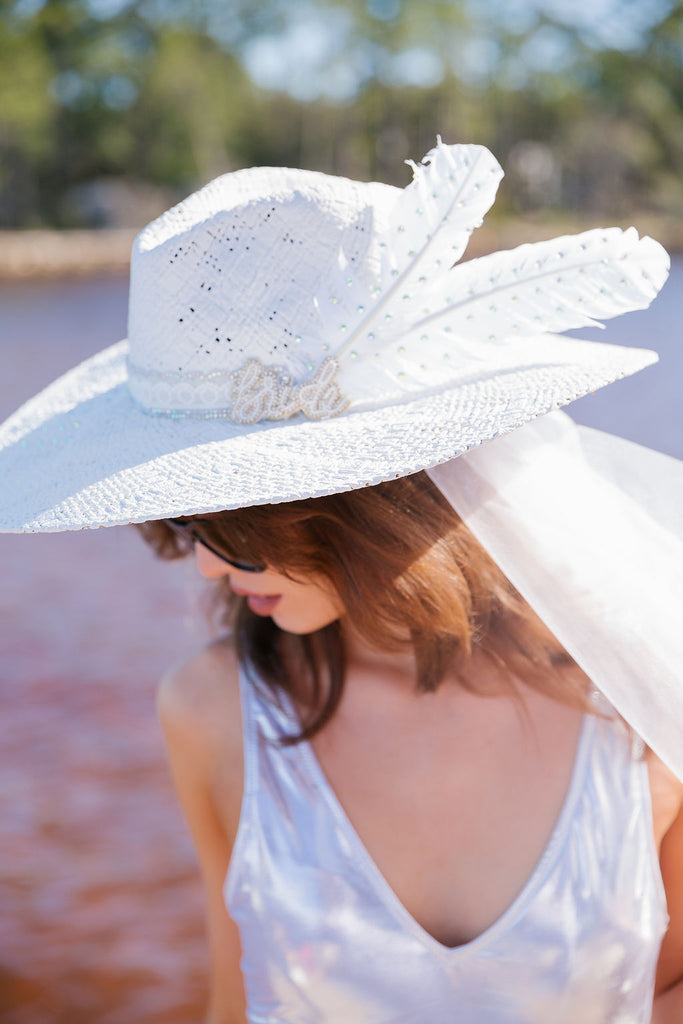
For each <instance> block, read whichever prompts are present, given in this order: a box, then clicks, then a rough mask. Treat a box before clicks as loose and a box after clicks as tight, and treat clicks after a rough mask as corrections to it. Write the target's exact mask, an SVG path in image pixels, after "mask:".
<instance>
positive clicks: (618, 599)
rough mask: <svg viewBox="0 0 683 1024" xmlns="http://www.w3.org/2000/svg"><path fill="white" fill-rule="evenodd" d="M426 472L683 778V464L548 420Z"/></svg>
mask: <svg viewBox="0 0 683 1024" xmlns="http://www.w3.org/2000/svg"><path fill="white" fill-rule="evenodd" d="M428 472H429V475H430V477H431V479H432V480H433V481H434V483H435V484H436V485H437V486H438V487H439V489H440V490H441V492H442V493H443V494H444V496H445V497H446V498H447V499H448V501H449V502H450V503H451V505H452V506H453V508H454V509H455V510H456V511H457V512H458V514H459V515H460V516H461V517H462V518H463V519H464V520H465V522H466V523H467V525H468V526H469V528H470V529H471V530H472V532H473V533H474V534H475V536H476V537H477V538H478V539H479V540H480V541H481V543H482V544H483V545H484V547H485V548H486V549H487V550H488V551H489V553H490V554H491V555H492V557H493V558H494V559H495V561H496V562H497V563H498V565H499V566H500V567H501V569H502V570H503V572H505V574H506V575H507V577H508V578H509V579H510V581H511V582H512V583H513V584H514V586H515V587H517V589H518V590H519V591H520V593H521V594H522V595H523V596H524V597H525V598H526V600H527V601H528V602H529V604H530V605H531V606H532V607H533V608H534V609H535V611H536V612H537V613H538V615H539V616H540V617H541V618H542V619H543V620H544V622H545V623H546V624H547V625H548V627H549V628H550V629H551V630H552V632H553V633H554V634H555V636H556V637H557V638H558V640H559V641H560V642H561V643H562V644H563V645H564V647H565V648H566V650H567V651H568V652H569V654H571V655H572V657H573V658H574V659H575V660H576V661H577V663H578V664H579V665H580V666H581V667H582V668H583V670H584V671H585V672H586V674H587V675H588V676H589V677H590V678H591V680H592V681H593V683H594V685H595V686H596V687H597V688H598V689H599V690H600V691H601V692H602V693H603V694H604V695H605V697H606V698H607V699H608V700H609V701H610V703H611V704H612V705H613V706H614V707H615V708H616V710H617V711H618V712H619V713H620V714H621V715H622V716H623V717H624V719H626V721H627V722H629V724H630V725H631V726H632V727H633V728H634V730H635V731H636V732H637V733H638V735H639V736H641V737H642V739H643V740H644V741H645V743H647V744H648V745H649V746H650V747H651V748H652V749H653V750H654V751H655V753H656V754H658V755H659V757H661V758H662V760H663V761H665V762H666V763H667V764H668V765H669V767H670V768H671V769H672V770H673V771H674V772H675V773H676V774H677V775H678V776H679V778H681V779H683V463H682V462H679V461H678V460H676V459H673V458H671V457H669V456H666V455H662V454H660V453H658V452H654V451H650V450H649V449H647V448H642V447H640V446H639V445H636V444H633V443H631V442H629V441H623V440H621V439H620V438H617V437H613V436H611V435H609V434H604V433H602V432H600V431H597V430H592V429H589V428H587V427H580V426H577V425H575V424H574V423H573V421H572V420H571V419H570V418H569V417H568V416H567V415H566V414H565V413H561V412H555V413H551V414H550V415H548V416H544V417H541V418H540V419H538V420H536V421H534V422H532V423H529V424H527V425H526V426H524V427H522V428H520V429H519V430H516V431H514V432H513V433H511V434H507V435H505V436H503V437H500V438H497V439H496V440H495V441H492V442H490V443H489V444H485V445H482V446H481V447H479V448H476V449H474V450H472V451H470V452H468V453H467V454H465V455H461V456H460V457H459V458H457V459H454V460H453V461H451V462H448V463H445V464H443V465H441V466H436V467H435V468H433V469H431V470H429V471H428Z"/></svg>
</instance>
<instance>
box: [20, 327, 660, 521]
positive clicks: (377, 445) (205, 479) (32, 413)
mask: <svg viewBox="0 0 683 1024" xmlns="http://www.w3.org/2000/svg"><path fill="white" fill-rule="evenodd" d="M127 350H128V344H127V342H126V341H123V342H119V343H117V344H115V345H113V346H111V347H110V348H108V349H105V350H104V351H103V352H101V353H99V354H98V355H96V356H94V357H92V358H91V359H88V360H86V361H85V362H84V363H82V364H81V365H80V366H78V367H76V368H75V369H74V370H72V371H70V372H69V373H67V374H65V375H64V376H63V377H61V378H59V380H57V381H55V382H54V383H53V384H52V385H50V386H49V387H48V388H46V389H45V390H44V391H43V392H41V393H40V394H39V395H37V396H36V397H35V398H33V399H31V400H30V401H29V402H27V403H26V404H25V405H24V406H23V407H22V408H21V409H19V410H18V411H17V412H16V413H15V414H14V416H12V417H11V418H10V419H9V420H8V421H7V422H6V423H5V424H4V425H3V427H2V428H1V429H0V480H4V481H11V487H8V486H7V485H5V488H4V494H3V502H2V512H1V513H0V530H1V531H3V532H17V533H24V532H57V531H61V530H76V529H83V528H88V527H97V526H114V525H119V524H125V523H139V522H144V521H146V520H149V519H161V518H167V517H174V516H181V515H190V514H194V513H205V512H215V511H219V510H222V509H230V508H240V507H247V506H250V505H260V504H267V503H279V502H283V501H291V500H295V499H299V498H310V497H316V496H319V495H324V494H332V493H337V492H341V491H349V490H354V489H356V488H359V487H363V486H368V485H372V484H376V483H379V482H380V481H384V480H389V479H392V478H394V477H401V476H407V475H409V474H411V473H415V472H417V471H419V470H421V469H426V468H429V467H431V466H434V465H437V464H439V463H442V462H445V461H447V460H450V459H453V458H455V457H456V456H458V455H461V454H462V453H463V452H465V451H468V450H470V449H471V448H473V447H476V446H477V445H479V444H482V443H485V442H488V441H491V440H492V439H494V438H495V437H497V436H499V435H500V434H505V433H507V432H509V431H511V430H514V429H515V428H517V427H519V426H521V425H522V424H524V423H526V422H528V421H529V420H532V419H534V418H536V417H538V416H541V415H543V414H545V413H547V412H550V411H552V410H553V409H556V408H558V407H559V406H563V405H565V404H566V403H568V402H571V401H573V400H574V399H575V398H578V397H580V396H582V395H585V394H587V393H589V392H591V391H594V390H596V389H598V388H600V387H602V386H603V385H606V384H608V383H611V382H612V381H614V380H617V379H619V378H621V377H624V376H627V375H629V374H631V373H634V372H636V371H637V370H639V369H642V368H643V367H645V366H647V365H649V364H650V363H653V362H654V361H656V358H657V357H656V355H655V354H654V353H653V352H648V351H645V350H641V349H625V348H621V347H618V346H613V345H604V344H598V343H595V342H588V341H578V340H575V339H569V338H564V337H560V336H556V335H541V336H538V337H536V338H533V339H525V340H520V341H517V342H510V343H507V344H506V345H505V346H504V348H503V349H502V350H501V351H502V352H504V356H502V355H501V361H500V362H499V363H496V362H495V361H493V360H489V361H488V362H487V363H486V364H482V365H479V366H478V367H477V369H476V371H475V372H474V373H473V372H471V368H470V372H468V374H467V376H466V377H464V378H463V379H462V380H459V381H457V382H453V381H451V382H450V383H449V386H448V387H447V388H444V389H443V390H440V391H437V392H435V391H432V392H431V393H426V394H422V395H419V396H417V397H411V398H409V399H406V400H405V401H402V402H400V403H397V402H393V403H392V404H390V405H385V406H382V407H378V408H369V409H368V408H366V409H364V410H359V411H349V412H347V413H343V414H342V415H339V416H335V417H333V418H331V419H326V420H309V419H306V418H305V417H303V416H302V415H299V416H296V417H293V418H292V419H291V420H288V421H285V422H262V423H257V424H254V425H249V426H245V425H240V424H235V423H231V422H230V421H228V420H226V419H214V420H198V419H193V418H179V419H173V418H170V417H159V416H154V415H150V414H149V413H147V412H145V411H143V410H142V409H140V408H139V407H138V406H137V405H136V404H135V402H134V401H133V399H132V397H131V394H130V392H129V390H128V386H127V383H126V377H127V372H126V361H125V360H126V354H127Z"/></svg>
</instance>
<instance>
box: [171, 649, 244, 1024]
mask: <svg viewBox="0 0 683 1024" xmlns="http://www.w3.org/2000/svg"><path fill="white" fill-rule="evenodd" d="M158 710H159V718H160V721H161V725H162V728H163V731H164V736H165V739H166V747H167V751H168V758H169V762H170V767H171V774H172V776H173V781H174V783H175V788H176V792H177V794H178V799H179V801H180V804H181V807H182V809H183V813H184V815H185V818H186V820H187V824H188V826H189V829H190V832H191V834H192V838H193V840H194V844H195V847H196V850H197V854H198V857H199V864H200V868H201V874H202V879H203V882H204V890H205V898H206V914H207V929H208V938H209V950H210V960H211V996H210V1002H209V1008H208V1011H207V1016H206V1018H205V1024H245V1022H246V1016H245V996H244V987H243V983H242V976H241V973H240V968H239V963H240V953H241V950H240V942H239V934H238V931H237V927H236V925H235V923H234V922H233V921H232V919H231V918H230V916H229V915H228V913H227V911H226V908H225V904H224V902H223V893H222V889H223V882H224V880H225V874H226V871H227V869H228V864H229V861H230V854H231V851H232V846H233V843H234V840H235V835H236V832H237V826H238V822H239V814H240V806H241V799H242V787H243V763H242V729H241V712H240V700H239V682H238V674H237V664H236V660H235V658H234V655H233V653H232V651H231V650H230V649H229V648H228V647H227V646H226V645H225V644H216V645H212V646H211V647H209V648H207V649H206V650H205V651H202V653H201V654H199V655H198V656H197V657H196V658H194V659H193V660H192V661H190V662H189V663H188V664H186V665H183V666H182V667H181V668H179V669H176V670H175V671H173V672H171V673H169V674H168V675H167V676H166V677H165V678H164V679H163V680H162V682H161V685H160V687H159V693H158Z"/></svg>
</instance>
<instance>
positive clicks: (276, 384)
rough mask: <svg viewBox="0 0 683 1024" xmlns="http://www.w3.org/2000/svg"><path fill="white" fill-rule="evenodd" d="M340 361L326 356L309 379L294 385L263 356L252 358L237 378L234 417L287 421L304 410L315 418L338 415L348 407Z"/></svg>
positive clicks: (243, 420)
mask: <svg viewBox="0 0 683 1024" xmlns="http://www.w3.org/2000/svg"><path fill="white" fill-rule="evenodd" d="M338 372H339V364H338V362H337V360H336V359H333V358H332V357H329V358H327V359H325V360H324V361H323V362H322V363H321V364H320V366H319V367H318V369H317V370H316V372H315V375H314V376H313V377H312V378H311V380H309V381H305V382H304V383H302V384H292V382H291V380H290V379H289V378H287V377H278V374H277V373H276V371H275V370H273V369H271V368H269V367H267V366H264V365H263V363H262V362H261V361H260V360H259V359H250V360H249V361H248V362H246V363H245V364H244V366H243V367H242V369H241V370H240V371H239V373H238V374H237V376H236V378H235V383H234V385H233V402H232V408H231V410H230V419H232V420H233V422H235V423H245V424H246V423H258V422H259V421H260V420H286V419H289V417H290V416H293V415H294V414H295V413H297V412H303V413H304V415H306V416H307V417H308V418H309V419H311V420H321V419H328V418H329V417H331V416H336V415H338V414H339V413H340V412H343V411H344V409H346V407H347V406H348V404H349V402H348V399H347V398H346V397H345V396H344V395H342V393H341V391H340V390H339V386H338V384H337V382H336V379H335V378H336V376H337V373H338Z"/></svg>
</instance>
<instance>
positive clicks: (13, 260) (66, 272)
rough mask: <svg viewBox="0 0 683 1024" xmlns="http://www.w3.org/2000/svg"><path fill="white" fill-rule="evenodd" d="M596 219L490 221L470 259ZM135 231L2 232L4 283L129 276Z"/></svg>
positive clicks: (664, 231) (664, 230) (676, 229)
mask: <svg viewBox="0 0 683 1024" xmlns="http://www.w3.org/2000/svg"><path fill="white" fill-rule="evenodd" d="M614 221H615V219H614V218H610V217H607V218H605V220H604V221H603V222H602V223H601V222H598V221H597V220H596V219H595V218H591V219H588V218H581V219H579V218H576V217H570V216H565V217H562V216H558V215H556V216H554V217H545V218H543V219H541V218H540V217H538V216H532V215H529V216H528V217H519V218H517V217H515V218H505V219H501V220H499V221H497V220H496V219H495V217H489V218H488V219H487V221H486V223H485V224H484V225H483V226H482V227H481V228H478V229H477V231H476V232H475V234H474V235H473V238H472V243H471V246H470V249H469V250H468V255H470V256H481V255H483V254H484V253H488V252H493V251H495V250H497V249H511V248H513V247H514V246H516V245H520V244H521V243H522V242H535V241H540V240H542V239H544V238H553V237H554V236H556V235H563V234H576V233H577V232H579V231H584V230H587V229H588V228H591V227H603V226H605V225H606V224H608V223H609V224H612V223H614ZM617 223H619V224H620V226H621V227H628V226H629V225H630V224H635V226H636V227H637V228H638V230H639V232H640V234H641V235H652V236H653V238H656V239H657V240H658V241H659V242H661V243H662V245H663V246H664V247H665V248H666V249H668V250H669V251H670V252H683V227H682V226H681V225H680V224H679V223H677V222H675V221H672V220H671V219H667V218H666V217H664V216H661V215H657V216H655V215H653V214H642V215H639V214H634V215H633V216H632V217H631V218H630V220H629V221H628V222H627V221H624V220H618V221H617ZM137 230H138V229H136V228H101V229H92V230H63V231H57V230H51V229H42V228H41V229H33V228H31V229H26V230H23V231H0V281H16V280H22V279H33V278H59V277H86V276H98V275H102V274H127V273H128V266H129V262H130V250H131V246H132V244H133V239H134V238H135V235H136V234H137Z"/></svg>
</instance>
